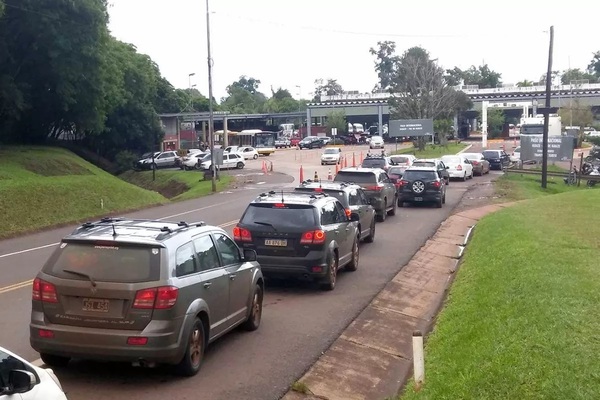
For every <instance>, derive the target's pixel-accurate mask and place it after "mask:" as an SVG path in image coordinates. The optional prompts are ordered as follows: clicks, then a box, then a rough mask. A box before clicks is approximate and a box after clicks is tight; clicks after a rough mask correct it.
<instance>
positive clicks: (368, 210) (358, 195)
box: [348, 188, 374, 239]
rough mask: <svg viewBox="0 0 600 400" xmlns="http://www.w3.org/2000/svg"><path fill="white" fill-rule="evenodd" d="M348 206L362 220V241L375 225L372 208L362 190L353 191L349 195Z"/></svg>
mask: <svg viewBox="0 0 600 400" xmlns="http://www.w3.org/2000/svg"><path fill="white" fill-rule="evenodd" d="M348 204H349V206H350V210H351V211H352V212H355V213H357V214H358V217H359V219H360V237H361V239H362V238H363V237H365V236H366V235H368V234H369V233H370V229H371V224H372V223H373V216H374V213H373V212H372V208H373V207H372V206H371V205H370V204H369V202H368V201H367V197H366V196H365V194H364V193H363V191H362V189H358V188H356V189H351V190H350V192H349V193H348Z"/></svg>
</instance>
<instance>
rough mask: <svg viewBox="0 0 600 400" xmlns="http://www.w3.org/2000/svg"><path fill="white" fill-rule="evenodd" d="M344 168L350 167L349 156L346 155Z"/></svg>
mask: <svg viewBox="0 0 600 400" xmlns="http://www.w3.org/2000/svg"><path fill="white" fill-rule="evenodd" d="M344 168H348V156H345V157H344Z"/></svg>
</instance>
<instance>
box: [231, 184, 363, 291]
mask: <svg viewBox="0 0 600 400" xmlns="http://www.w3.org/2000/svg"><path fill="white" fill-rule="evenodd" d="M357 223H358V216H357V215H355V214H352V215H350V216H348V215H347V214H346V210H345V209H344V207H343V206H342V204H341V203H340V202H339V201H338V200H337V199H336V198H334V197H330V196H327V195H325V194H323V193H299V192H292V193H289V192H288V193H282V192H275V191H271V192H269V193H263V194H261V195H260V196H258V197H257V198H256V199H255V200H253V201H252V202H251V203H250V204H249V205H248V207H247V208H246V211H244V214H243V215H242V218H241V219H240V222H239V223H238V225H237V226H236V227H235V228H234V230H233V235H234V238H235V241H236V243H237V244H238V245H239V246H240V247H241V248H243V249H251V250H255V251H256V253H257V255H258V261H259V262H260V265H261V268H262V271H263V273H264V274H265V276H267V277H269V276H271V277H296V278H302V279H309V280H313V281H315V282H317V283H319V284H320V286H321V288H322V289H324V290H333V289H334V288H335V286H336V282H337V271H338V269H340V268H342V267H346V269H348V270H350V271H355V270H356V269H357V268H358V261H359V247H358V242H359V240H360V233H359V232H358V225H357Z"/></svg>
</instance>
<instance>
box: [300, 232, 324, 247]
mask: <svg viewBox="0 0 600 400" xmlns="http://www.w3.org/2000/svg"><path fill="white" fill-rule="evenodd" d="M323 243H325V232H324V231H322V230H320V229H317V230H316V231H308V232H304V233H303V234H302V238H301V239H300V244H323Z"/></svg>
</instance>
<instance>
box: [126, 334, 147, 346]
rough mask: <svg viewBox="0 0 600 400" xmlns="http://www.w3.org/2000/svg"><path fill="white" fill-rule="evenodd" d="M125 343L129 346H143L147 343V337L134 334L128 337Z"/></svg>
mask: <svg viewBox="0 0 600 400" xmlns="http://www.w3.org/2000/svg"><path fill="white" fill-rule="evenodd" d="M127 344H128V345H130V346H144V345H146V344H148V338H147V337H136V336H132V337H128V338H127Z"/></svg>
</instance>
